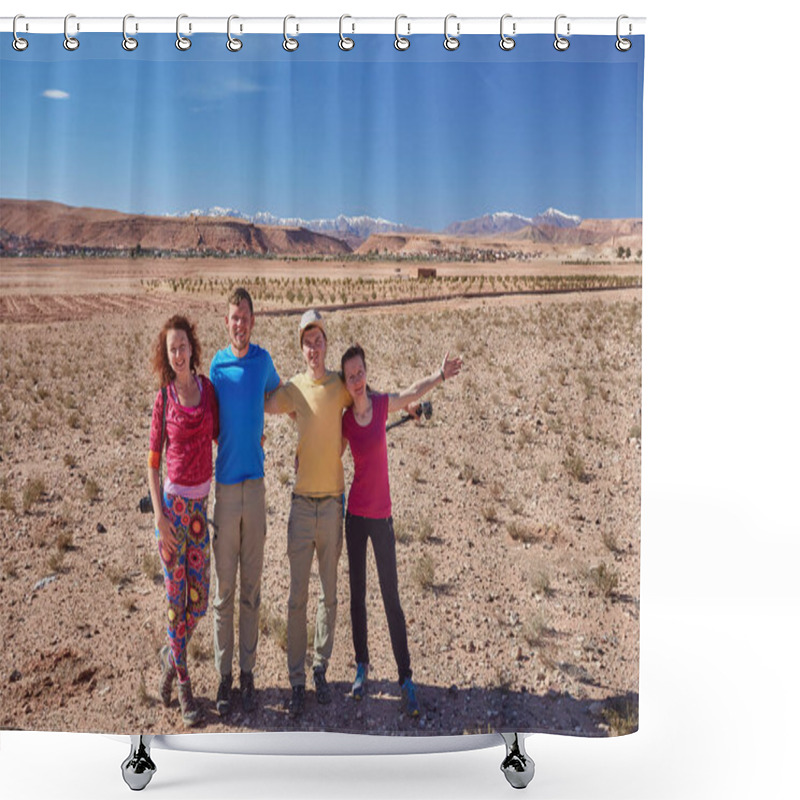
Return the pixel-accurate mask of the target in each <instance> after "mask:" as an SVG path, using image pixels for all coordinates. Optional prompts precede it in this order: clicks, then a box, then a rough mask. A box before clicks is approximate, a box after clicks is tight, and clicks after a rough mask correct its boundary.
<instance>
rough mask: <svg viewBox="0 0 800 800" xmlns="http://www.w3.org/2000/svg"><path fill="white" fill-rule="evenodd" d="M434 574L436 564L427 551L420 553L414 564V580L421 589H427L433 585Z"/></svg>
mask: <svg viewBox="0 0 800 800" xmlns="http://www.w3.org/2000/svg"><path fill="white" fill-rule="evenodd" d="M435 576H436V564H435V562H434V560H433V558H432V557H431V556H429V555H428V554H427V553H425V554H424V555H422V556H421V557H420V559H419V561H417V563H416V564H415V565H414V575H413V577H414V582H415V583H416V584H417V586H419V588H420V589H422V590H423V591H429V590H431V589H433V587H434V579H435Z"/></svg>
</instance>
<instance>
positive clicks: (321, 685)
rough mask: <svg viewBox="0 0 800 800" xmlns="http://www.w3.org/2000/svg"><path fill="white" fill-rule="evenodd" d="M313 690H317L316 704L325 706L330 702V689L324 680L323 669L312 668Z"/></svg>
mask: <svg viewBox="0 0 800 800" xmlns="http://www.w3.org/2000/svg"><path fill="white" fill-rule="evenodd" d="M314 688H315V689H316V690H317V702H318V703H319V704H320V705H322V706H326V705H328V703H330V701H331V689H330V687H329V686H328V681H326V680H325V669H324V668H323V667H314Z"/></svg>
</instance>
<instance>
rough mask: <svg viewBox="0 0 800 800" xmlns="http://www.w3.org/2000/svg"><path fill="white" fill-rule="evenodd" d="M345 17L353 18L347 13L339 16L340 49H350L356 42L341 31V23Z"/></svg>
mask: <svg viewBox="0 0 800 800" xmlns="http://www.w3.org/2000/svg"><path fill="white" fill-rule="evenodd" d="M346 19H353V18H352V17H351V16H350V15H349V14H342V16H341V17H339V49H340V50H352V49H353V48H354V47H355V46H356V43H355V42H354V41H353V40H352V39H350V38H349V37H347V36H345V35H344V33H342V23H343V22H344V21H345V20H346Z"/></svg>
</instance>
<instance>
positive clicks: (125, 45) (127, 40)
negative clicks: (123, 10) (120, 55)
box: [122, 14, 139, 53]
mask: <svg viewBox="0 0 800 800" xmlns="http://www.w3.org/2000/svg"><path fill="white" fill-rule="evenodd" d="M129 19H135V17H134V16H133V14H126V15H125V16H124V17H123V18H122V49H123V50H127V51H128V52H129V53H132V52H133V51H134V50H135V49H136V48H137V47H138V46H139V40H138V39H134V37H133V36H128V20H129Z"/></svg>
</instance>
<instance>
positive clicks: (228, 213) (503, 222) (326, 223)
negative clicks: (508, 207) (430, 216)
mask: <svg viewBox="0 0 800 800" xmlns="http://www.w3.org/2000/svg"><path fill="white" fill-rule="evenodd" d="M170 216H175V217H179V218H184V217H212V218H213V217H230V218H232V219H242V220H247V221H248V222H253V223H255V224H256V225H270V226H279V227H291V228H306V229H307V230H309V231H314V232H316V233H327V234H329V235H331V236H336V237H337V238H340V239H344V240H345V241H346V242H348V244H350V245H351V246H353V245H356V246H357V245H358V244H359V243H360V242H363V241H365V240H366V239H368V238H369V237H370V236H372V235H373V234H376V233H429V232H430V231H427V230H425V229H423V228H414V227H412V226H410V225H405V224H403V223H401V222H392V221H391V220H387V219H382V218H381V217H370V216H367V215H361V216H355V217H349V216H347V215H345V214H339V216H337V217H334V218H333V219H310V220H307V219H302V218H301V217H278V216H276V215H275V214H273V213H271V212H270V211H257V212H256V213H255V214H248V213H246V212H243V211H239V209H236V208H224V207H222V206H212V207H211V208H202V209H201V208H195V209H192V210H191V211H181V212H179V213H177V214H172V215H170ZM580 224H581V218H580V217H579V216H577V215H575V214H565V213H564V212H563V211H559V210H558V209H557V208H548V209H547V210H546V211H542V212H541V213H540V214H537V215H536V216H535V217H525V216H522V215H521V214H516V213H513V212H510V211H498V212H495V213H493V214H484V215H483V216H481V217H476V218H474V219H468V220H462V221H457V222H452V223H450V225H448V226H447V227H446V228H445V229H444V230H443V231H442V233H444V234H446V235H449V236H493V235H497V234H504V233H515V232H516V231H519V230H521V229H522V228H528V227H534V228H535V227H539V226H542V225H549V226H552V227H554V228H575V227H577V226H578V225H580Z"/></svg>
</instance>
